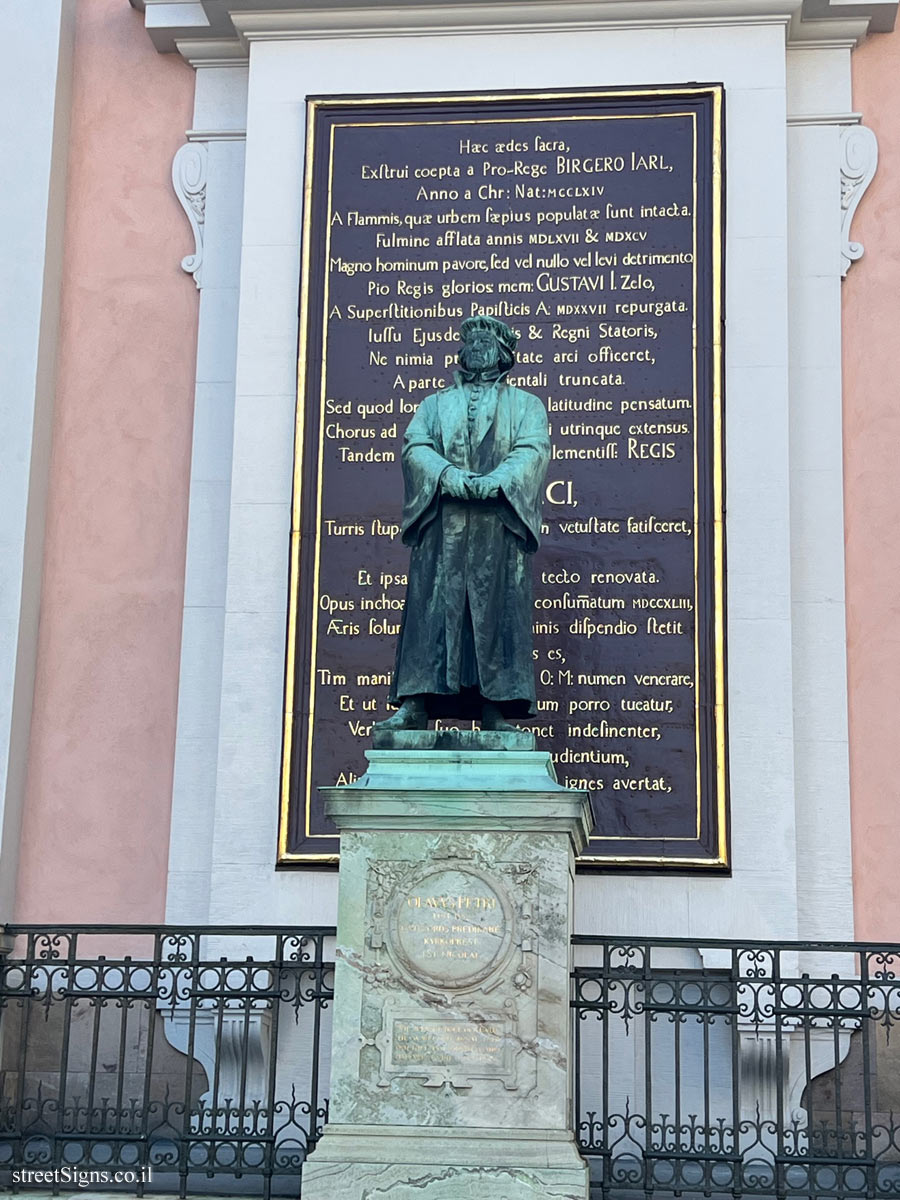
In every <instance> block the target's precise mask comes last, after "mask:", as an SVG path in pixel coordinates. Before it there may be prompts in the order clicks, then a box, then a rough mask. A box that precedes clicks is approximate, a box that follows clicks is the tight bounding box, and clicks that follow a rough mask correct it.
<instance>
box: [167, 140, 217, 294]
mask: <svg viewBox="0 0 900 1200" xmlns="http://www.w3.org/2000/svg"><path fill="white" fill-rule="evenodd" d="M207 154H208V148H207V146H206V143H205V142H187V143H186V144H185V145H184V146H181V147H180V148H179V150H178V152H177V153H176V155H175V157H174V158H173V159H172V186H173V187H174V189H175V195H176V196H177V197H178V199H179V202H180V203H181V207H182V208H183V209H184V211H185V212H186V213H187V218H188V220H189V221H190V223H191V229H192V230H193V232H194V253H193V254H187V255H185V257H184V258H183V259H182V260H181V268H182V270H184V271H187V272H188V274H190V275H193V277H194V282H195V283H196V285H197V287H198V288H199V287H202V286H203V228H204V222H205V220H206V165H207Z"/></svg>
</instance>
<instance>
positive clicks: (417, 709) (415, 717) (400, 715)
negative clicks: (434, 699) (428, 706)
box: [373, 700, 428, 731]
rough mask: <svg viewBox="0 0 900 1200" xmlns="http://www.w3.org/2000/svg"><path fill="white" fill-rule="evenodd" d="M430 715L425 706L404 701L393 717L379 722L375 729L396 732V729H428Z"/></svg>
mask: <svg viewBox="0 0 900 1200" xmlns="http://www.w3.org/2000/svg"><path fill="white" fill-rule="evenodd" d="M427 728H428V714H427V713H426V711H425V705H424V704H423V703H421V701H419V702H415V701H412V700H404V701H403V703H402V704H401V705H400V707H399V708H398V709H397V711H396V712H395V713H394V715H393V716H392V717H388V718H387V720H385V721H377V722H376V723H375V725H374V726H373V729H377V730H379V731H381V730H387V731H391V730H396V729H427Z"/></svg>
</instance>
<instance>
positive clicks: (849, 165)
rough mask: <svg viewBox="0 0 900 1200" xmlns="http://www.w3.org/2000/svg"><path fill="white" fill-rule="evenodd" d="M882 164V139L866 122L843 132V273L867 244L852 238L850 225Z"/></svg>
mask: <svg viewBox="0 0 900 1200" xmlns="http://www.w3.org/2000/svg"><path fill="white" fill-rule="evenodd" d="M877 166H878V139H877V138H876V137H875V134H874V133H873V132H872V130H871V129H867V128H866V127H865V125H850V126H848V127H847V128H846V129H845V130H844V132H843V133H842V135H841V276H842V277H843V278H846V276H847V272H848V271H849V270H850V267H851V266H852V265H853V263H855V262H856V260H857V259H859V258H862V256H863V253H864V252H865V247H864V246H863V245H862V243H861V242H854V241H852V240H851V238H850V226H851V224H852V223H853V218H854V216H855V215H856V210H857V208H858V207H859V202H860V200H862V198H863V196H864V195H865V192H866V188H867V187H868V186H869V184H870V183H871V182H872V179H873V177H874V175H875V170H876V168H877Z"/></svg>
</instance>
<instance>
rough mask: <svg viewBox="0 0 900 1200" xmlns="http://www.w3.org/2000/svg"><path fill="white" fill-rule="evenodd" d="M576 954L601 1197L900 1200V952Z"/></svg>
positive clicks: (590, 940)
mask: <svg viewBox="0 0 900 1200" xmlns="http://www.w3.org/2000/svg"><path fill="white" fill-rule="evenodd" d="M574 942H575V952H576V956H577V957H576V961H577V963H578V965H577V967H576V969H575V972H574V981H573V986H574V991H573V997H572V1006H573V1008H574V1014H575V1022H574V1026H575V1051H576V1053H575V1059H576V1064H577V1067H576V1097H575V1105H576V1111H577V1113H578V1137H579V1141H580V1143H581V1149H582V1153H583V1154H584V1155H585V1156H586V1157H587V1158H588V1159H589V1160H590V1162H591V1172H592V1183H593V1188H594V1190H595V1191H596V1193H597V1195H598V1196H601V1195H602V1196H603V1197H608V1196H609V1197H623V1196H627V1195H629V1194H631V1193H643V1195H644V1196H645V1197H652V1196H654V1195H660V1196H670V1195H675V1196H678V1195H702V1196H715V1195H721V1196H726V1195H727V1196H733V1197H740V1196H745V1195H747V1196H750V1195H752V1196H771V1197H778V1198H779V1200H780V1198H781V1197H793V1196H806V1197H836V1198H840V1200H843V1198H845V1197H847V1198H849V1197H888V1196H892V1197H897V1196H900V1031H895V1030H894V1027H895V1025H896V1024H897V1022H898V1019H900V946H894V945H848V944H837V943H827V944H826V943H814V944H813V943H797V942H793V943H779V944H772V943H762V942H756V943H753V942H747V943H735V942H722V941H718V942H715V941H714V942H709V943H704V944H702V945H701V944H698V943H697V942H696V941H688V940H680V939H671V938H669V939H658V940H652V939H640V938H637V939H619V938H599V937H576V938H575V939H574ZM892 1032H893V1040H892Z"/></svg>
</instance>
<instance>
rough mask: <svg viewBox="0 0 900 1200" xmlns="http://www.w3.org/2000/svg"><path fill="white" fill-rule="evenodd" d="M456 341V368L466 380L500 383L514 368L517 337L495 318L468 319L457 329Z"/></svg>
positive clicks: (476, 317)
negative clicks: (460, 343)
mask: <svg viewBox="0 0 900 1200" xmlns="http://www.w3.org/2000/svg"><path fill="white" fill-rule="evenodd" d="M459 337H460V340H461V342H462V346H461V347H460V350H459V365H460V367H461V368H462V371H463V375H464V376H466V377H470V378H474V377H476V376H478V377H482V378H489V379H502V378H503V376H504V375H508V374H509V372H510V371H511V370H512V369H513V367H514V366H515V365H516V345H517V343H518V341H519V339H518V336H517V335H516V334H515V333H513V331H512V330H511V329H510V327H509V326H508V325H504V323H503V322H502V321H498V320H497V318H496V317H489V316H485V315H482V314H478V315H476V316H474V317H469V318H468V319H467V320H465V321H463V323H462V325H461V326H460V329H459Z"/></svg>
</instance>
